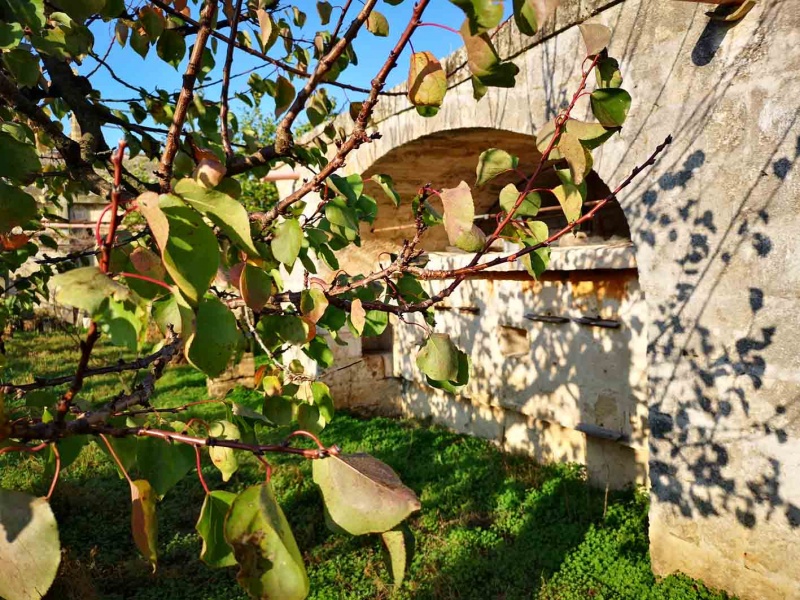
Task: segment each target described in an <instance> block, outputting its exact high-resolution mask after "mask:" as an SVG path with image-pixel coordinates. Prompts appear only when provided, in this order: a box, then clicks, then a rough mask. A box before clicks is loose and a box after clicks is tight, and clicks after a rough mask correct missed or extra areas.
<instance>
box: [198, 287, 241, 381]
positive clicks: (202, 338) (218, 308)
mask: <svg viewBox="0 0 800 600" xmlns="http://www.w3.org/2000/svg"><path fill="white" fill-rule="evenodd" d="M195 327H196V332H195V334H194V335H193V336H192V337H191V338H189V341H188V342H187V348H186V358H188V359H189V361H190V362H191V363H192V364H193V365H194V366H195V367H197V368H198V369H200V370H201V371H203V372H204V373H205V374H206V375H208V376H209V377H216V376H217V375H219V374H220V373H222V372H223V371H224V370H225V369H226V368H227V367H228V363H230V361H231V358H232V357H233V354H234V352H235V350H236V348H237V346H238V345H239V330H238V329H237V327H236V317H234V316H233V313H232V312H231V310H230V309H229V308H228V307H227V306H225V305H224V304H223V303H222V301H221V300H219V298H217V297H216V296H212V295H210V294H209V295H207V296H205V297H204V298H203V299H202V300H201V301H200V303H199V305H198V307H197V321H196V325H195Z"/></svg>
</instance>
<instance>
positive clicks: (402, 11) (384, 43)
mask: <svg viewBox="0 0 800 600" xmlns="http://www.w3.org/2000/svg"><path fill="white" fill-rule="evenodd" d="M332 4H336V2H335V1H334V2H332ZM297 5H298V6H299V7H300V8H301V9H304V10H305V12H306V14H307V16H308V20H307V23H306V25H305V27H304V29H303V32H304V33H305V34H306V35H307V36H308V37H313V35H314V32H316V31H317V30H320V29H328V30H330V29H332V26H333V23H331V24H329V25H328V26H326V27H322V26H320V25H319V17H318V15H317V11H316V3H315V2H314V1H313V0H305V1H302V0H301V1H298V2H297ZM413 5H414V2H413V0H405V2H403V3H402V4H400V5H399V6H390V5H388V4H386V3H385V2H380V3H379V4H378V10H379V11H380V12H382V13H383V14H384V15H385V16H386V18H387V19H388V21H389V25H390V31H389V36H388V37H386V38H380V37H376V36H374V35H372V34H371V33H369V32H368V31H366V30H362V31H361V32H360V33H359V36H358V38H357V39H356V42H355V49H356V53H357V55H358V59H359V64H358V66H355V67H352V66H351V67H350V68H348V69H347V70H346V71H345V72H344V73H343V74H342V76H341V78H340V79H341V81H343V82H346V83H351V84H353V85H358V86H361V87H369V82H370V80H371V79H372V78H373V77H374V75H375V73H376V72H377V71H378V69H379V68H380V66H381V65H382V64H383V61H384V60H385V58H386V56H387V55H388V52H389V50H390V49H391V48H392V46H393V45H394V44H395V43H396V41H397V37H398V36H399V35H400V33H401V32H402V30H403V29H404V27H405V25H406V24H407V23H408V19H409V17H410V15H411V11H412V9H413ZM190 6H191V4H190ZM351 13H352V14H355V13H354V11H352V10H351ZM192 14H193V16H196V14H197V6H196V5H194V6H193V10H192ZM338 14H339V10H337V9H334V11H333V15H332V17H331V20H332V21H333V22H335V19H336V18H337V17H338ZM463 18H464V16H463V13H462V12H461V11H460V10H459V9H458V8H457V7H455V6H454V5H452V4H451V3H450V2H449V1H447V0H432V2H431V5H430V6H429V7H428V9H426V11H425V15H424V17H423V21H425V22H435V23H440V24H443V25H448V26H450V27H453V28H455V29H458V28H459V27H460V25H461V23H462V21H463ZM287 20H288V21H291V18H289V17H287ZM346 23H349V19H348V21H346ZM113 28H114V22H111V23H102V22H98V23H95V24H94V25H93V27H92V32H93V34H94V36H95V45H94V49H95V53H97V54H98V55H100V56H103V55H104V54H105V52H106V50H107V49H108V47H109V45H110V44H111V41H112V39H113V32H114V29H113ZM254 34H255V32H251V35H254ZM192 40H193V38H189V39H188V40H187V45H191V43H192ZM278 43H279V44H280V41H279V42H278ZM412 43H413V45H414V48H415V50H417V51H421V50H428V51H430V52H432V53H433V54H434V55H436V56H438V57H443V56H446V55H447V54H449V53H450V52H452V51H453V50H455V49H457V48H458V47H459V46H461V38H460V36H458V35H456V34H455V33H452V32H450V31H446V30H444V29H441V28H438V27H420V28H419V29H418V30H417V31H416V32H415V34H414V37H413V38H412ZM409 53H410V50H409V49H408V48H407V49H406V51H405V53H404V54H403V56H401V58H400V60H399V61H398V66H397V68H396V69H395V70H394V71H393V72H392V73H391V74H390V76H389V80H388V84H389V85H388V87H392V86H394V85H397V84H398V83H400V82H402V81H403V80H404V79H405V78H406V77H407V74H408V57H409ZM187 57H188V51H187ZM223 60H224V46H223V45H222V43H220V45H219V48H218V53H217V66H216V67H215V69H214V70H213V71H212V72H211V74H210V78H209V80H208V81H215V80H217V79H219V78H220V77H221V76H222V69H221V64H222V62H223ZM107 62H108V63H109V65H111V66H112V68H113V69H114V70H115V72H116V73H117V75H118V76H119V77H121V78H122V79H124V80H126V81H128V82H129V83H132V84H133V85H135V86H141V87H144V88H145V89H146V90H148V91H153V90H155V89H156V88H162V89H166V90H167V91H170V92H173V91H177V89H178V88H179V86H180V81H181V75H182V74H183V72H184V70H185V68H186V62H187V59H186V58H185V59H184V61H183V62H182V63H181V64H180V65H179V66H178V69H177V70H176V69H174V68H173V67H172V66H171V65H168V64H167V63H165V62H163V61H161V60H160V59H159V58H158V56H157V55H156V50H155V47H152V48H151V49H150V52H149V54H148V55H147V57H146V58H145V59H142V58H141V57H140V56H139V55H138V54H136V53H135V52H134V51H133V50H132V49H130V48H129V47H126V48H121V47H120V46H119V45H118V44H116V42H114V44H113V48H112V49H111V52H110V54H109V56H108V59H107ZM261 63H262V61H260V60H259V59H258V58H256V57H253V56H250V55H248V54H245V53H244V52H241V51H238V50H237V51H236V53H235V59H234V69H233V74H235V73H238V72H241V71H244V70H246V69H250V68H253V67H256V66H259V65H260V64H261ZM312 65H313V62H312ZM96 66H97V63H96V62H95V61H94V60H93V59H92V58H89V57H87V58H86V60H85V61H84V63H83V65H81V67H80V72H81V73H83V74H86V73H89V72H90V71H91V70H93V69H94V68H95V67H96ZM271 70H272V67H269V66H267V67H265V68H263V69H260V70H259V71H257V72H259V73H261V74H262V75H263V76H267V75H268V74H269V73H270V72H271ZM91 80H92V84H93V85H94V87H95V89H99V90H100V91H101V92H102V95H103V97H104V98H110V99H126V98H131V97H133V96H134V95H135V94H134V93H133V92H132V91H131V90H129V89H126V88H125V87H124V86H122V85H121V84H119V83H117V82H116V81H114V80H113V79H112V78H111V76H110V74H109V73H108V72H107V71H106V69H104V68H103V67H100V68H99V69H98V70H97V72H96V73H95V74H94V75H93V76H92V79H91ZM246 86H247V75H245V76H243V77H240V78H236V79H233V80H232V82H231V96H232V95H233V93H235V92H238V91H244V90H245V89H246ZM328 91H329V94H331V95H332V96H335V97H336V99H337V101H338V104H339V106H344V103H345V102H346V101H347V99H349V100H351V101H358V100H361V99H363V95H362V94H358V93H353V92H348V93H347V96H346V97H345V95H344V94H343V93H342V90H340V89H338V88H335V87H332V86H328ZM204 92H205V94H206V95H207V97H208V98H210V99H218V98H219V93H220V86H219V85H216V86H212V87H209V88H206V89H205V90H204ZM112 107H113V108H119V109H123V110H125V109H127V107H126V106H125V105H124V104H116V105H112ZM231 108H232V110H233V111H234V112H236V113H238V114H243V113H244V112H246V111H248V110H250V109H249V107H247V105H245V104H243V103H242V102H240V101H238V100H233V101H232V102H231ZM261 108H262V111H263V112H264V114H266V115H272V114H273V111H274V105H273V103H272V99H271V98H269V97H265V98H264V100H263V101H262V106H261ZM107 132H108V136H107V137H108V142H109V144H110V145H113V144H114V143H115V141H116V140H115V136H118V135H119V132H118V131H114V130H113V129H108V130H107Z"/></svg>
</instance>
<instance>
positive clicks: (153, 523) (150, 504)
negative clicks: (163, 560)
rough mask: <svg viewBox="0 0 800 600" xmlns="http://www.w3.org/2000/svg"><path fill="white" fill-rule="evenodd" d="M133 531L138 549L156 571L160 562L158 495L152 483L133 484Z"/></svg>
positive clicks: (142, 480) (138, 482)
mask: <svg viewBox="0 0 800 600" xmlns="http://www.w3.org/2000/svg"><path fill="white" fill-rule="evenodd" d="M131 502H132V503H133V510H132V511H131V530H132V531H133V540H134V541H135V542H136V547H137V548H139V552H141V553H142V556H144V557H145V558H146V559H147V560H148V561H149V562H150V564H152V565H153V569H155V566H156V562H157V560H158V518H157V517H156V495H155V493H154V491H153V488H152V487H151V485H150V482H148V481H146V480H144V479H137V480H136V481H132V482H131Z"/></svg>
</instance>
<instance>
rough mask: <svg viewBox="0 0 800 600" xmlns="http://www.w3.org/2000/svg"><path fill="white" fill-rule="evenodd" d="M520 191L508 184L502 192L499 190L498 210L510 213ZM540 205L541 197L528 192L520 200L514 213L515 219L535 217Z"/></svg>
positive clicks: (535, 193)
mask: <svg viewBox="0 0 800 600" xmlns="http://www.w3.org/2000/svg"><path fill="white" fill-rule="evenodd" d="M519 194H520V191H519V190H518V189H517V186H515V185H514V184H513V183H509V184H508V185H507V186H505V187H504V188H503V189H502V190H500V208H502V209H503V210H504V211H505V212H507V213H509V212H511V209H513V208H514V206H515V205H516V203H517V200H518V199H519ZM541 205H542V197H541V196H540V195H539V194H538V193H537V192H530V193H529V194H527V195H526V196H525V198H524V199H523V200H522V203H521V204H520V205H519V207H518V208H517V210H516V211H515V212H514V216H515V217H535V216H536V215H537V214H538V212H539V207H541Z"/></svg>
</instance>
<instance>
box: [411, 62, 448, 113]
mask: <svg viewBox="0 0 800 600" xmlns="http://www.w3.org/2000/svg"><path fill="white" fill-rule="evenodd" d="M446 93H447V74H446V73H445V72H444V69H443V68H442V65H441V63H440V62H439V61H438V60H436V58H435V57H434V56H433V54H431V53H430V52H415V53H413V54H412V55H411V60H410V63H409V69H408V100H409V101H410V102H411V104H413V105H414V106H415V107H416V108H417V112H418V113H419V114H420V115H422V116H424V117H430V116H433V115H435V114H436V113H437V112H438V111H439V107H440V106H441V105H442V102H443V101H444V96H445V94H446Z"/></svg>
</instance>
